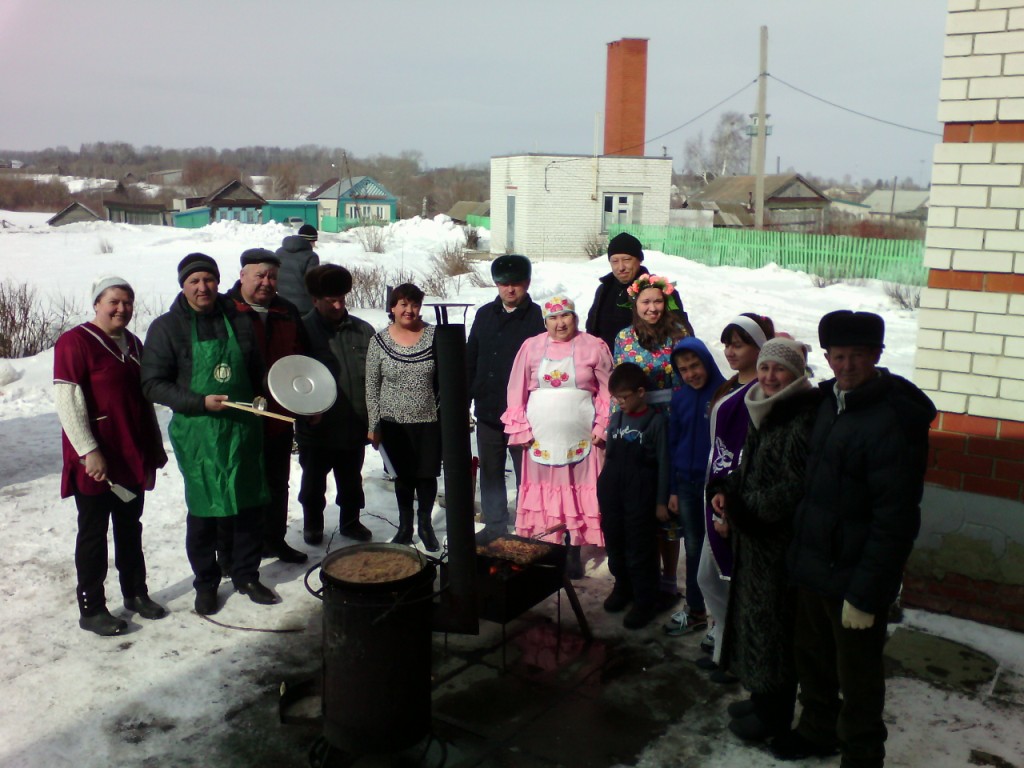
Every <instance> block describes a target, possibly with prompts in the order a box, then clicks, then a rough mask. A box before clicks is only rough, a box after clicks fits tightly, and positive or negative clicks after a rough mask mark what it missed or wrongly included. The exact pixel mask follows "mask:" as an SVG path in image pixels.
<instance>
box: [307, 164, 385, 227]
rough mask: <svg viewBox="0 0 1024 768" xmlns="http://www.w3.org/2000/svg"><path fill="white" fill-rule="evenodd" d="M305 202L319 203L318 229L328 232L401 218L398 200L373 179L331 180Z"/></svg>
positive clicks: (362, 177)
mask: <svg viewBox="0 0 1024 768" xmlns="http://www.w3.org/2000/svg"><path fill="white" fill-rule="evenodd" d="M306 199H307V200H315V201H316V203H317V207H318V212H319V216H320V223H319V229H321V230H323V231H325V232H341V231H342V230H344V229H348V228H349V227H356V226H360V225H363V224H377V223H388V222H392V221H395V220H396V219H397V218H398V198H397V197H395V196H394V195H393V194H391V192H389V191H388V189H387V188H386V187H385V186H384V185H383V184H381V183H380V182H379V181H377V180H376V179H375V178H373V177H372V176H352V177H346V178H345V179H337V178H335V179H328V180H327V181H326V182H324V183H323V184H322V185H320V187H319V188H318V189H316V190H315V191H314V192H312V193H311V194H310V195H308V196H307V197H306Z"/></svg>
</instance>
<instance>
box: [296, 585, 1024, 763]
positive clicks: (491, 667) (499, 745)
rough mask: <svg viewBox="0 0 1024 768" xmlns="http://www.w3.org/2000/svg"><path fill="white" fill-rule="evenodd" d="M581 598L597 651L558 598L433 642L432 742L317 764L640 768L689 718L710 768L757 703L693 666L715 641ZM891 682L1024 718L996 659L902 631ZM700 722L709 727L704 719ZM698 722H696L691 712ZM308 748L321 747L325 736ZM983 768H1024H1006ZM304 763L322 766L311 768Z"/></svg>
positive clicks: (1018, 693) (893, 646) (1021, 696)
mask: <svg viewBox="0 0 1024 768" xmlns="http://www.w3.org/2000/svg"><path fill="white" fill-rule="evenodd" d="M576 584H577V592H578V594H579V597H580V601H581V603H582V604H583V607H584V610H585V612H586V614H587V617H588V619H589V621H590V623H591V627H592V629H593V632H594V637H595V639H594V640H593V641H592V642H589V643H588V642H586V641H584V639H583V637H582V635H581V633H580V629H579V627H578V626H577V624H576V620H575V618H574V617H573V614H572V612H571V611H570V610H569V609H568V602H567V600H566V599H565V598H564V597H562V598H561V605H560V608H561V614H560V615H561V622H560V624H559V622H558V621H557V617H558V615H559V603H558V598H556V597H552V598H550V599H548V600H546V601H544V602H543V603H541V604H539V605H538V606H537V607H536V608H534V609H533V610H531V611H529V612H527V613H526V614H524V615H523V616H522V617H520V618H519V619H516V620H515V621H512V622H510V623H509V624H507V625H506V627H505V630H506V631H505V637H504V642H503V637H502V629H501V627H500V625H498V624H494V623H490V622H481V631H480V634H479V635H475V636H471V635H453V634H449V635H447V636H445V635H439V634H438V635H434V638H433V654H434V661H433V669H432V672H433V696H432V707H433V709H432V712H433V721H432V729H431V736H430V737H429V738H428V739H425V740H424V741H422V742H420V743H419V744H417V745H415V746H414V747H412V748H410V749H408V750H405V751H404V752H401V753H398V754H392V755H376V756H369V755H367V756H361V757H353V756H343V755H340V754H339V753H336V752H335V753H333V754H331V755H328V756H326V757H324V758H322V759H321V758H319V757H318V758H317V759H316V760H314V761H313V763H312V764H314V765H316V764H318V762H317V761H318V760H320V764H321V765H322V766H323V768H332V767H333V766H345V765H351V766H357V767H359V768H376V767H378V766H412V765H422V766H440V765H445V766H451V767H453V768H455V767H458V768H469V767H471V766H473V767H479V768H520V767H522V768H525V767H526V766H539V767H540V768H547V767H549V766H550V767H552V768H553V767H554V766H566V767H569V768H574V767H575V766H588V767H591V766H593V767H595V768H596V767H599V766H617V765H634V764H636V762H637V761H638V759H639V757H640V756H641V754H642V753H643V752H644V751H645V750H647V749H649V747H650V746H651V744H652V743H655V742H657V741H658V740H659V739H662V738H665V739H671V740H673V741H675V740H678V739H679V736H678V735H676V736H673V735H672V734H670V733H669V729H670V727H671V726H673V725H674V724H677V723H678V722H679V721H680V719H681V718H683V717H684V716H685V717H687V719H688V723H689V725H688V731H687V734H686V736H687V738H686V739H685V740H680V741H679V743H678V744H676V745H674V746H673V747H672V750H673V752H672V753H673V755H674V756H675V758H677V760H673V764H674V765H699V764H700V756H701V755H702V754H704V755H708V754H711V752H710V751H711V750H713V749H714V745H715V742H716V740H720V739H722V738H731V736H730V735H729V734H728V732H727V731H726V730H725V725H726V723H727V722H728V717H727V715H726V714H725V708H726V707H727V706H728V704H729V703H731V702H732V701H735V700H737V699H739V698H741V697H742V696H743V695H744V694H743V691H742V689H741V687H740V686H739V685H738V684H732V685H721V684H717V683H714V682H711V680H710V679H709V678H708V676H707V674H706V673H704V672H701V671H700V670H699V669H698V668H697V667H696V666H695V665H694V663H693V662H694V661H695V660H696V659H698V658H700V657H701V656H702V655H703V652H702V651H701V649H700V645H699V643H700V639H701V638H702V637H703V633H699V634H691V635H687V636H683V637H670V636H668V635H666V634H665V633H664V632H662V630H661V627H660V624H661V622H662V621H664V620H666V619H667V618H668V614H665V615H664V616H662V617H659V619H658V620H657V621H656V622H655V623H654V624H652V625H651V626H649V627H647V628H645V629H643V630H639V631H629V630H625V629H623V628H622V626H621V614H619V615H616V616H612V615H608V614H606V613H604V611H603V610H601V607H600V602H601V600H603V598H604V597H605V593H606V591H607V589H608V582H607V581H605V580H602V579H591V578H588V579H584V580H582V581H581V582H577V583H576ZM886 656H887V666H888V671H889V675H890V676H902V677H912V678H917V679H920V680H923V681H924V682H926V683H927V684H929V685H931V686H934V687H936V688H939V689H947V690H952V691H960V692H964V693H968V694H979V693H984V694H985V695H986V696H989V697H995V698H998V699H1000V700H1001V701H1003V702H1004V703H1005V704H1006V705H1007V706H1011V707H1016V708H1020V709H1021V710H1022V711H1024V679H1022V678H1021V677H1020V676H1017V675H1013V674H1010V673H1007V672H1005V671H1003V672H1000V670H999V666H998V665H997V664H996V662H995V661H993V660H992V659H991V658H989V657H988V656H986V655H984V654H982V653H979V652H978V651H976V650H973V649H971V648H968V647H967V646H964V645H960V644H959V643H954V642H951V641H948V640H944V639H941V638H938V637H935V636H932V635H928V634H926V633H923V632H919V631H915V630H912V629H908V628H906V627H903V626H898V627H897V628H896V629H895V631H894V632H893V634H892V636H891V638H890V641H889V643H888V645H887V648H886ZM694 712H699V713H701V715H700V716H699V717H696V718H694V717H693V716H692V715H693V713H694ZM688 713H689V714H688ZM306 729H307V730H308V734H309V736H308V738H310V739H313V738H315V737H316V735H317V733H318V731H317V730H316V727H315V726H313V725H309V726H306ZM976 757H977V760H976V761H975V760H974V759H973V756H972V762H976V764H979V765H1001V766H1004V768H1005V767H1006V766H1011V768H1024V766H1015V765H1012V764H1010V763H1006V762H1001V763H1000V762H985V761H986V760H987V759H988V758H989V757H993V756H989V755H985V754H981V755H978V756H976ZM297 764H302V765H305V764H309V763H307V762H302V763H297Z"/></svg>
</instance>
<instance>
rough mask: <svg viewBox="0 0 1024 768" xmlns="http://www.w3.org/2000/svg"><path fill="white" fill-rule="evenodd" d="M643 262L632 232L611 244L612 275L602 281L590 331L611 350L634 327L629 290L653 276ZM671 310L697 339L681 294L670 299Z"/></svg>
mask: <svg viewBox="0 0 1024 768" xmlns="http://www.w3.org/2000/svg"><path fill="white" fill-rule="evenodd" d="M643 260H644V250H643V247H642V246H641V244H640V241H639V240H637V239H636V238H635V237H633V235H631V234H629V233H628V232H620V233H619V234H617V235H616V236H615V237H613V238H612V239H611V240H610V241H609V242H608V264H609V266H611V269H612V271H611V272H609V273H608V274H607V275H605V276H604V277H602V278H601V284H600V285H599V286H598V287H597V291H596V292H595V293H594V302H593V304H591V305H590V312H588V313H587V323H586V330H587V333H589V334H590V335H591V336H597V337H598V338H599V339H602V340H603V341H604V343H605V344H607V345H608V349H609V350H614V349H615V337H616V336H617V335H618V333H619V331H621V330H622V329H623V328H625V327H626V326H628V325H631V324H632V323H633V302H632V300H631V299H630V297H629V294H628V293H626V289H627V288H629V285H630V283H632V282H633V281H634V280H636V279H637V277H639V276H640V275H647V274H650V273H649V272H648V271H647V267H645V266H644V265H643ZM673 299H674V300H673ZM673 305H674V306H673ZM668 310H669V311H670V312H673V313H675V314H676V315H678V316H679V319H680V320H681V321H682V323H683V327H684V328H685V329H686V332H687V333H688V334H690V335H691V336H693V335H694V334H693V326H692V325H690V319H689V317H687V315H686V310H685V309H683V301H682V299H681V298H680V297H679V292H678V291H676V292H675V293H674V294H673V295H672V296H671V297H669V302H668Z"/></svg>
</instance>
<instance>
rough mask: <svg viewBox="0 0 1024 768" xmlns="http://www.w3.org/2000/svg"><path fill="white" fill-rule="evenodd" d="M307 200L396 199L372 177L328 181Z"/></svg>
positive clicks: (347, 177)
mask: <svg viewBox="0 0 1024 768" xmlns="http://www.w3.org/2000/svg"><path fill="white" fill-rule="evenodd" d="M306 199H307V200H323V199H328V200H348V199H351V200H355V199H359V200H388V201H392V202H393V201H395V200H397V199H398V198H396V197H395V196H394V195H393V194H391V192H389V191H388V189H387V187H385V186H384V185H383V184H381V183H380V182H379V181H377V180H376V179H375V178H373V177H372V176H346V177H345V178H344V179H339V178H333V179H328V180H327V181H326V182H325V183H323V184H321V185H320V186H319V187H317V189H315V190H314V191H313V192H312V193H310V194H309V195H308V196H307V197H306Z"/></svg>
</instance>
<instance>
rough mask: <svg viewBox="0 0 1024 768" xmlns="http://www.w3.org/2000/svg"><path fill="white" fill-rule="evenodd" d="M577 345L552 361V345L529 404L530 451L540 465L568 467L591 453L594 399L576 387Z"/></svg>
mask: <svg viewBox="0 0 1024 768" xmlns="http://www.w3.org/2000/svg"><path fill="white" fill-rule="evenodd" d="M575 347H576V344H575V342H573V344H572V346H571V347H570V348H569V356H568V357H566V358H563V359H562V360H550V359H549V358H548V356H547V350H548V345H547V343H545V345H544V357H543V358H542V359H541V361H540V366H538V369H537V389H535V390H534V391H533V392H531V393H530V399H529V401H528V402H527V403H526V418H527V420H528V421H529V422H530V429H531V430H532V431H533V444H532V445H531V446H530V447H529V448H528V449H527V451H528V453H529V456H530V459H531V460H532V461H534V462H535V463H537V464H545V465H549V466H565V465H566V464H575V463H576V462H579V461H583V459H585V458H587V455H588V454H589V453H590V439H591V434H592V433H593V431H594V416H595V412H594V400H593V396H592V395H591V393H590V392H588V391H587V390H585V389H578V388H577V387H576V364H575V362H574V361H573V354H572V353H573V349H575Z"/></svg>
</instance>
